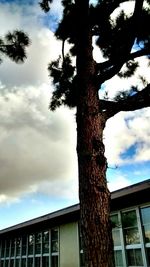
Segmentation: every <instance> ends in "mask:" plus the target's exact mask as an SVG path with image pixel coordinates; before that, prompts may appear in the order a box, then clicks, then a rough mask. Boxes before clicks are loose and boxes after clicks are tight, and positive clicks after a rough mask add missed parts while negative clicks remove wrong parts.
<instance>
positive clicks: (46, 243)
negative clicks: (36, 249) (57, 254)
mask: <svg viewBox="0 0 150 267" xmlns="http://www.w3.org/2000/svg"><path fill="white" fill-rule="evenodd" d="M44 253H49V231H44V232H43V254H44Z"/></svg>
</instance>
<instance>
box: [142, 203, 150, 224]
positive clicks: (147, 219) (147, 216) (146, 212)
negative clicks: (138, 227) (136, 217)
mask: <svg viewBox="0 0 150 267" xmlns="http://www.w3.org/2000/svg"><path fill="white" fill-rule="evenodd" d="M141 215H142V221H143V224H149V223H150V207H146V208H143V209H141Z"/></svg>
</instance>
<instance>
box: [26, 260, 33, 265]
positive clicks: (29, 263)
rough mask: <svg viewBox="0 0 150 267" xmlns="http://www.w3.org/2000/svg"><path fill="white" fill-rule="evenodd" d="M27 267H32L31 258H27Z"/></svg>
mask: <svg viewBox="0 0 150 267" xmlns="http://www.w3.org/2000/svg"><path fill="white" fill-rule="evenodd" d="M27 266H28V267H33V258H28V264H27Z"/></svg>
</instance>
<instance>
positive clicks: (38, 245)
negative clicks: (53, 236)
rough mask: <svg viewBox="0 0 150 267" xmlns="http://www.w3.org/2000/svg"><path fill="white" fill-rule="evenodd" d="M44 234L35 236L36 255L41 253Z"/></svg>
mask: <svg viewBox="0 0 150 267" xmlns="http://www.w3.org/2000/svg"><path fill="white" fill-rule="evenodd" d="M41 243H42V233H36V234H35V254H40V253H41Z"/></svg>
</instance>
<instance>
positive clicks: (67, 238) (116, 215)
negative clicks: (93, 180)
mask: <svg viewBox="0 0 150 267" xmlns="http://www.w3.org/2000/svg"><path fill="white" fill-rule="evenodd" d="M111 198H112V203H111V220H112V224H113V230H112V234H113V239H114V251H115V262H116V267H121V266H122V267H127V266H134V267H135V266H144V267H148V266H150V180H146V181H144V182H141V183H138V184H134V185H132V186H129V187H126V188H123V189H120V190H117V191H114V192H113V193H112V194H111ZM79 209H80V206H79V205H78V204H77V205H74V206H71V207H68V208H65V209H62V210H59V211H56V212H53V213H50V214H46V215H44V216H41V217H39V218H36V219H33V220H30V221H27V222H23V223H20V224H18V225H15V226H12V227H9V228H7V229H3V230H1V231H0V264H1V265H0V266H1V267H79V266H80V267H83V266H84V263H83V251H82V248H81V247H80V238H79Z"/></svg>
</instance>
